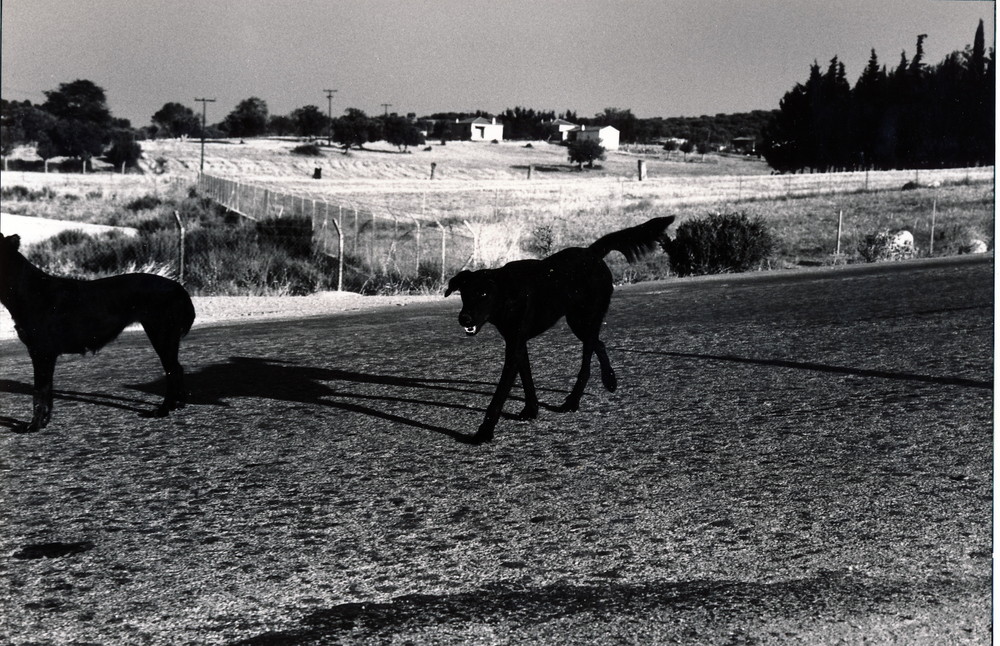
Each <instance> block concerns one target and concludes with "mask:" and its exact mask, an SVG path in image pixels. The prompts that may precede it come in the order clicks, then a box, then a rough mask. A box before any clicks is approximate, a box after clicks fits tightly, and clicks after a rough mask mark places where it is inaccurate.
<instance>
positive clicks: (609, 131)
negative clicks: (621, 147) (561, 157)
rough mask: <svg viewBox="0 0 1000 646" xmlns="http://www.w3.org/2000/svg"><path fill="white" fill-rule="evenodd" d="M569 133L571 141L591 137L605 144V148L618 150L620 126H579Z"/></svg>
mask: <svg viewBox="0 0 1000 646" xmlns="http://www.w3.org/2000/svg"><path fill="white" fill-rule="evenodd" d="M568 135H569V140H570V141H584V140H587V139H590V140H593V141H596V142H598V143H599V144H601V145H602V146H604V150H618V128H615V127H614V126H602V127H598V126H589V127H588V126H577V127H576V128H573V129H572V130H570V131H569V133H568Z"/></svg>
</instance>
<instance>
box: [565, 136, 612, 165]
mask: <svg viewBox="0 0 1000 646" xmlns="http://www.w3.org/2000/svg"><path fill="white" fill-rule="evenodd" d="M567 149H568V154H569V161H570V162H571V163H574V164H576V165H577V167H578V168H580V170H583V165H584V164H587V168H593V167H594V162H595V161H597V160H603V159H604V158H605V152H606V151H605V150H604V146H602V145H601V143H600V142H599V141H595V140H593V139H577V140H574V141H571V142H569V144H567Z"/></svg>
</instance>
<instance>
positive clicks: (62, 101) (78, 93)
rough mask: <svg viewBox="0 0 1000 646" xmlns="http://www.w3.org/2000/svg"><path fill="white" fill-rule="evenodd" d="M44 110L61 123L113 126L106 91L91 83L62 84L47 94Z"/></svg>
mask: <svg viewBox="0 0 1000 646" xmlns="http://www.w3.org/2000/svg"><path fill="white" fill-rule="evenodd" d="M42 110H45V111H46V112H48V113H49V114H51V115H52V116H54V117H56V118H57V119H59V120H61V121H82V122H86V123H92V124H94V125H95V126H98V127H99V128H109V127H110V126H111V110H109V109H108V103H107V99H106V97H105V95H104V90H103V89H102V88H100V87H98V86H97V85H95V84H94V83H93V82H91V81H86V80H82V79H77V80H76V81H73V82H72V83H60V84H59V88H58V89H56V90H49V91H47V92H45V103H43V104H42Z"/></svg>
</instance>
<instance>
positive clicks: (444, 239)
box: [434, 220, 448, 283]
mask: <svg viewBox="0 0 1000 646" xmlns="http://www.w3.org/2000/svg"><path fill="white" fill-rule="evenodd" d="M434 223H435V224H437V225H438V228H439V229H441V282H442V283H443V282H444V279H445V274H444V272H445V266H444V263H445V259H446V257H447V254H448V242H447V240H448V232H447V231H445V230H444V225H443V224H441V223H440V222H438V221H437V220H434Z"/></svg>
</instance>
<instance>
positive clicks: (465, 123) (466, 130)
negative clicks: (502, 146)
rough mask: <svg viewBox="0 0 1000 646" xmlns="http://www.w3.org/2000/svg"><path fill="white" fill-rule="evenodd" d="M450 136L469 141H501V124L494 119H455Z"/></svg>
mask: <svg viewBox="0 0 1000 646" xmlns="http://www.w3.org/2000/svg"><path fill="white" fill-rule="evenodd" d="M453 128H454V129H453V131H452V136H453V137H454V138H455V139H462V140H469V141H493V140H496V141H503V124H502V123H497V120H496V118H493V119H487V118H485V117H471V118H469V119H455V125H454V126H453Z"/></svg>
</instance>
